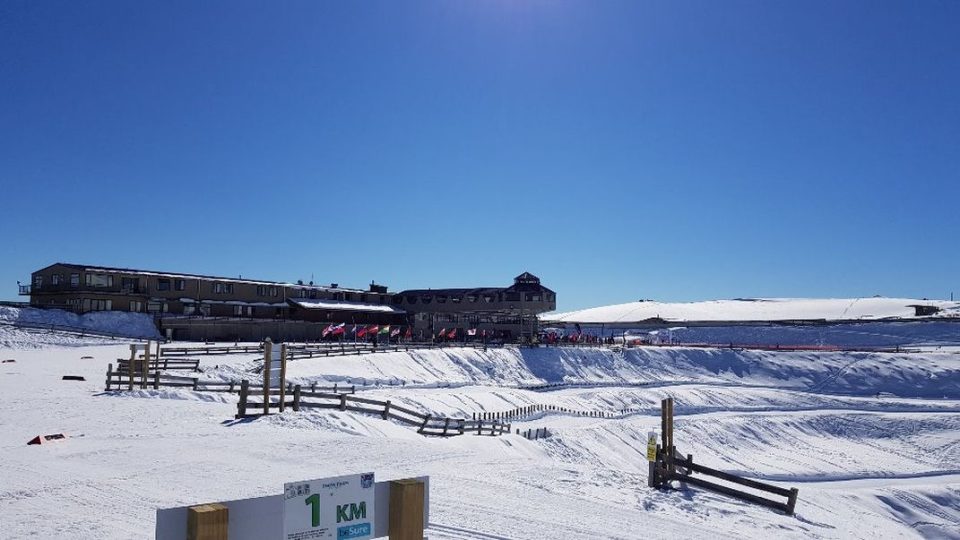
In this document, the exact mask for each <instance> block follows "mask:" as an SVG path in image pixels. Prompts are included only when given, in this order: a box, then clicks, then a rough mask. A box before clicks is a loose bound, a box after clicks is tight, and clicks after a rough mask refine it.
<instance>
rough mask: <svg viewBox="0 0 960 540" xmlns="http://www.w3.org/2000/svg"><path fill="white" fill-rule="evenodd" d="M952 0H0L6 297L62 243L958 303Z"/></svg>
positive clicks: (250, 267) (354, 269)
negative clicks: (81, 0) (946, 299)
mask: <svg viewBox="0 0 960 540" xmlns="http://www.w3.org/2000/svg"><path fill="white" fill-rule="evenodd" d="M958 26H960V3H958V2H952V1H946V2H937V1H927V2H882V1H873V0H871V1H863V2H858V1H844V2H835V1H823V2H817V1H813V2H811V1H803V2H767V1H724V2H714V1H679V2H678V1H664V2H641V1H629V2H620V1H613V0H609V1H603V2H594V1H583V2H536V1H533V2H508V1H484V2H445V1H444V2H362V3H356V2H336V3H335V2H312V1H311V2H282V3H277V2H243V1H241V2H200V3H198V2H155V3H148V2H106V1H103V2H94V3H79V2H20V1H8V2H4V3H3V4H2V5H0V127H2V129H0V187H2V191H3V194H4V197H3V200H4V204H3V211H2V217H0V224H2V225H0V227H2V231H3V242H2V243H0V261H2V264H0V284H2V287H0V298H5V299H16V287H15V285H16V283H15V282H16V280H18V279H19V280H24V281H26V280H28V279H29V275H30V272H31V271H33V270H35V269H37V268H40V267H42V266H45V265H47V264H50V263H52V262H55V261H70V262H80V263H87V264H104V265H112V266H131V267H140V268H150V269H159V270H171V271H185V272H196V273H208V274H216V275H228V276H230V275H240V274H242V275H244V276H247V277H256V278H264V279H278V280H296V279H305V280H306V279H309V278H310V276H311V274H312V275H313V276H314V279H315V280H316V281H318V282H338V283H340V284H342V285H351V286H364V285H365V284H367V283H369V282H370V281H371V280H377V282H378V283H385V284H387V285H389V286H390V287H391V289H402V288H412V287H446V286H475V285H476V286H493V285H501V284H508V283H509V282H510V280H511V278H512V277H513V276H515V275H517V274H519V273H520V272H522V271H525V270H529V271H531V272H533V273H535V274H538V275H540V276H541V278H543V280H544V284H546V285H547V286H549V287H551V288H553V289H554V290H556V291H557V292H558V308H559V309H561V310H566V309H573V308H580V307H588V306H595V305H603V304H609V303H618V302H626V301H631V300H636V299H638V298H652V299H658V300H677V301H683V300H697V299H711V298H731V297H740V296H843V297H846V296H863V295H873V294H883V295H886V296H916V297H930V298H934V297H939V298H943V297H948V296H949V294H950V292H951V291H955V292H957V293H958V294H960V279H958V276H960V249H958V236H960V235H958V232H960V181H958V180H960V178H958V176H960V54H958V51H960V32H957V31H956V29H957V28H958Z"/></svg>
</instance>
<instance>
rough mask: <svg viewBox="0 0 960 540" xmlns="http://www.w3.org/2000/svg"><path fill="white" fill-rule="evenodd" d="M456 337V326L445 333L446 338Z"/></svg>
mask: <svg viewBox="0 0 960 540" xmlns="http://www.w3.org/2000/svg"><path fill="white" fill-rule="evenodd" d="M456 337H457V329H456V328H454V329H453V330H451V331H450V333H449V334H447V338H449V339H455V338H456Z"/></svg>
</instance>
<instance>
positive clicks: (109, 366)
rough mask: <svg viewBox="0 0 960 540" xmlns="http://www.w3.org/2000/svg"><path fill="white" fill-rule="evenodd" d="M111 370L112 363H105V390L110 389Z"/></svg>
mask: <svg viewBox="0 0 960 540" xmlns="http://www.w3.org/2000/svg"><path fill="white" fill-rule="evenodd" d="M112 372H113V364H107V391H109V390H110V373H112Z"/></svg>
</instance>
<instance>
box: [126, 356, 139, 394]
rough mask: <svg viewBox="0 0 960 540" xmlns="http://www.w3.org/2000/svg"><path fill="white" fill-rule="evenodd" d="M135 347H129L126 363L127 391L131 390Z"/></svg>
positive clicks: (135, 357) (135, 358)
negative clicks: (128, 359) (128, 356)
mask: <svg viewBox="0 0 960 540" xmlns="http://www.w3.org/2000/svg"><path fill="white" fill-rule="evenodd" d="M136 360H137V346H136V345H130V361H129V362H127V390H130V391H132V390H133V371H134V369H135V367H136V365H137V364H136Z"/></svg>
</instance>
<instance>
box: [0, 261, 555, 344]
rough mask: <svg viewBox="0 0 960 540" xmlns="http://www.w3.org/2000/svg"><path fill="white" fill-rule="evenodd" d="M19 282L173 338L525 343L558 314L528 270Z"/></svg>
mask: <svg viewBox="0 0 960 540" xmlns="http://www.w3.org/2000/svg"><path fill="white" fill-rule="evenodd" d="M18 285H19V294H20V295H21V296H29V297H30V305H31V306H33V307H39V308H57V309H64V310H68V311H72V312H74V313H87V312H91V311H128V312H136V313H148V314H151V315H153V317H154V320H155V321H156V322H157V326H158V328H159V329H160V330H161V332H163V333H165V334H166V335H167V336H168V337H170V338H173V339H205V340H207V339H211V340H212V339H216V340H233V339H244V340H247V339H260V338H261V337H265V336H268V335H269V336H273V337H274V338H278V337H281V336H282V337H284V338H285V339H316V338H318V337H319V336H320V332H321V331H322V328H324V327H326V326H327V325H329V324H331V323H341V322H342V323H347V324H379V325H396V326H406V327H412V331H413V332H412V334H413V338H414V339H431V338H432V337H433V335H434V334H436V333H437V332H439V331H440V330H444V331H445V332H446V333H448V334H449V333H450V332H453V331H454V330H456V331H458V332H462V334H457V333H456V332H454V335H457V336H458V338H459V337H462V336H465V335H466V334H467V332H468V331H471V330H473V331H476V332H475V333H482V332H483V331H486V332H487V333H490V334H496V335H499V336H503V337H504V338H506V339H515V338H517V337H522V336H526V337H527V338H529V336H531V335H534V334H535V333H536V331H537V314H539V313H544V312H548V311H553V310H554V309H556V293H554V292H553V291H551V290H550V289H547V288H546V287H543V286H542V285H541V284H540V279H539V278H537V277H536V276H534V275H533V274H530V273H528V272H525V273H523V274H521V275H519V276H517V277H516V278H515V279H514V283H513V285H511V286H509V287H502V288H497V287H482V288H472V289H417V290H409V291H402V292H399V293H390V292H388V291H387V287H386V286H383V285H378V284H376V283H371V284H370V286H369V288H368V289H366V290H364V289H353V288H347V287H341V286H339V285H338V284H336V283H332V284H330V285H315V284H314V283H313V282H310V283H307V284H305V283H303V282H302V281H298V282H297V283H284V282H278V281H263V280H255V279H245V278H242V277H237V278H228V277H217V276H207V275H199V274H183V273H173V272H159V271H152V270H135V269H131V268H113V267H106V266H88V265H79V264H69V263H55V264H52V265H50V266H47V267H46V268H42V269H40V270H37V271H36V272H33V273H32V274H31V279H30V284H29V285H23V284H18Z"/></svg>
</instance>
